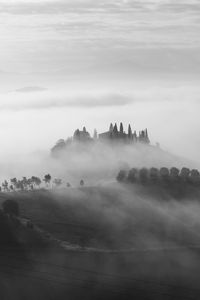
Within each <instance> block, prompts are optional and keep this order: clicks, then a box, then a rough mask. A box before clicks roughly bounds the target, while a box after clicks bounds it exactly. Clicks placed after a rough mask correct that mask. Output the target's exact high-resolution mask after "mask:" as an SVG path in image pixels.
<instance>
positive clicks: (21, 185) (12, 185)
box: [0, 174, 84, 192]
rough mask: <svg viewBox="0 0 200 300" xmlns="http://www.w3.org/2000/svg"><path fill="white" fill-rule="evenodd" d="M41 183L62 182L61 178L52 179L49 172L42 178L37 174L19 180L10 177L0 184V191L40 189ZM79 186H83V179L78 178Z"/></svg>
mask: <svg viewBox="0 0 200 300" xmlns="http://www.w3.org/2000/svg"><path fill="white" fill-rule="evenodd" d="M42 183H44V186H45V187H46V188H49V187H50V186H53V187H60V186H62V185H63V184H64V182H63V180H62V179H61V178H55V179H52V176H51V175H50V174H46V175H44V177H43V179H40V178H39V177H37V176H32V177H30V178H27V177H23V178H22V179H21V180H20V179H17V178H16V177H14V178H11V179H10V180H9V181H7V180H4V181H3V182H2V184H1V186H0V192H2V191H3V192H12V191H30V190H34V189H40V188H41V187H42ZM66 186H67V187H71V184H70V183H69V182H67V183H66ZM80 186H84V180H83V179H81V180H80Z"/></svg>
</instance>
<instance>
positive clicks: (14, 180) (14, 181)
mask: <svg viewBox="0 0 200 300" xmlns="http://www.w3.org/2000/svg"><path fill="white" fill-rule="evenodd" d="M10 182H11V184H12V185H13V187H14V188H15V189H16V188H17V178H11V179H10Z"/></svg>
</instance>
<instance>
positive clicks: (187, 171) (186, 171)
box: [180, 167, 190, 182]
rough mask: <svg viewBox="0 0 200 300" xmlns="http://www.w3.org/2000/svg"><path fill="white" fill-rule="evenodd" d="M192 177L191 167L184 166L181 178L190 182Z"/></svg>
mask: <svg viewBox="0 0 200 300" xmlns="http://www.w3.org/2000/svg"><path fill="white" fill-rule="evenodd" d="M189 177H190V169H188V168H185V167H183V168H182V169H181V172H180V178H181V180H182V181H185V182H188V181H189Z"/></svg>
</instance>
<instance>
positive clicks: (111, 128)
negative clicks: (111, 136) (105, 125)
mask: <svg viewBox="0 0 200 300" xmlns="http://www.w3.org/2000/svg"><path fill="white" fill-rule="evenodd" d="M109 131H110V132H113V124H112V123H110V128H109Z"/></svg>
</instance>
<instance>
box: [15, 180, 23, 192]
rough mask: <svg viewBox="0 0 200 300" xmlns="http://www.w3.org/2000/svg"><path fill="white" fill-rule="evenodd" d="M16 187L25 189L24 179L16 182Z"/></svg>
mask: <svg viewBox="0 0 200 300" xmlns="http://www.w3.org/2000/svg"><path fill="white" fill-rule="evenodd" d="M16 188H17V189H19V190H21V191H23V190H24V184H23V180H18V181H17V184H16Z"/></svg>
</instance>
